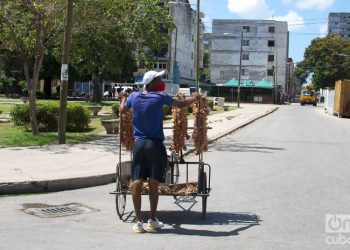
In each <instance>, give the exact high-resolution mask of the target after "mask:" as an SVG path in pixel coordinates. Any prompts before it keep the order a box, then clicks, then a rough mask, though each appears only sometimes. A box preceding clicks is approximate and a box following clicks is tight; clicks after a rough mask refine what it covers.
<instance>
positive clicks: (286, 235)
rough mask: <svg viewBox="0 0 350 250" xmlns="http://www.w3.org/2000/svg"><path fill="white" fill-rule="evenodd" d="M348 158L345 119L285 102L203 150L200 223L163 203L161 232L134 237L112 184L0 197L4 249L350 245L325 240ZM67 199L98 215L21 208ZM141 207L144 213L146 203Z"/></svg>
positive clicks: (347, 201) (338, 206)
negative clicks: (207, 169)
mask: <svg viewBox="0 0 350 250" xmlns="http://www.w3.org/2000/svg"><path fill="white" fill-rule="evenodd" d="M349 152H350V119H338V118H336V117H331V116H328V115H326V114H324V113H323V111H322V109H321V108H319V107H312V106H305V107H301V106H299V105H296V104H295V105H290V106H282V107H280V109H279V110H278V111H276V112H274V113H272V114H271V115H269V116H266V117H265V118H262V119H260V120H258V121H256V122H254V123H252V124H250V125H248V126H247V127H245V128H243V129H241V130H238V131H237V132H235V133H233V134H231V135H229V136H226V137H224V138H223V139H221V140H219V141H217V142H216V143H215V144H214V145H211V146H210V151H209V152H208V153H205V155H204V160H205V162H208V163H209V164H211V166H212V180H211V183H212V191H211V195H210V197H209V198H208V213H207V219H206V220H205V221H202V220H201V218H200V215H201V214H200V212H201V206H200V205H201V201H200V200H199V199H197V201H198V203H197V204H194V206H193V207H192V208H191V211H183V209H185V210H186V209H187V208H189V207H190V206H191V205H193V204H192V203H190V202H187V203H180V204H179V205H177V204H175V203H174V199H173V198H172V197H160V203H159V210H160V213H159V216H158V217H159V219H160V220H162V221H163V222H164V223H165V224H166V225H165V228H164V229H162V230H161V231H160V232H158V233H145V234H143V235H136V234H134V233H132V231H131V226H132V223H131V219H132V216H131V217H129V218H126V221H125V222H123V221H121V220H119V218H118V217H117V215H116V212H115V205H114V196H113V195H110V194H109V192H110V191H113V190H114V186H113V185H105V186H100V187H95V188H86V189H80V190H74V191H65V192H58V193H50V194H38V195H22V196H12V197H0V218H1V219H0V221H1V225H2V226H1V227H0V249H1V250H3V249H4V250H10V249H11V250H12V249H26V250H30V249H33V250H34V249H35V250H37V249H50V250H51V249H152V250H153V249H348V248H349V244H348V245H343V246H342V247H341V246H339V245H327V244H326V243H325V239H326V237H329V236H330V235H333V234H326V233H325V215H326V214H350V210H349V208H350V194H349V190H350V182H349V181H348V180H349V177H350V168H349V166H350V164H349V162H350V154H349ZM196 159H197V157H196V156H188V157H187V158H186V160H189V161H190V160H196ZM181 170H182V169H180V172H181ZM181 173H183V172H181ZM190 174H192V176H195V175H196V170H195V169H192V170H191V171H190ZM73 202H77V203H82V204H84V205H86V206H89V207H92V208H95V209H98V210H99V211H95V212H92V213H86V214H82V215H75V216H68V217H60V218H40V217H36V216H34V215H29V214H26V213H24V212H22V211H21V209H23V208H25V207H30V206H33V203H44V204H50V205H59V204H66V203H73ZM143 202H144V203H143V208H144V209H145V210H147V211H148V201H147V198H146V197H144V199H143ZM180 206H181V207H182V208H181V207H180ZM126 209H127V210H128V211H130V210H131V209H132V206H131V197H127V208H126ZM147 215H148V214H147V213H146V212H145V213H144V220H147ZM344 235H345V236H346V237H350V234H349V233H348V234H344Z"/></svg>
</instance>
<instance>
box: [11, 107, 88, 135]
mask: <svg viewBox="0 0 350 250" xmlns="http://www.w3.org/2000/svg"><path fill="white" fill-rule="evenodd" d="M10 115H11V118H12V121H13V123H14V125H15V126H21V127H25V128H29V127H30V119H29V104H21V105H15V106H14V107H13V109H12V110H11V112H10ZM58 116H59V104H58V102H40V103H38V104H37V121H38V127H39V131H41V132H55V131H57V130H58ZM89 123H90V111H89V110H88V109H87V108H86V107H84V106H82V105H80V104H74V103H68V105H67V127H66V130H67V132H79V131H84V130H86V129H88V128H89Z"/></svg>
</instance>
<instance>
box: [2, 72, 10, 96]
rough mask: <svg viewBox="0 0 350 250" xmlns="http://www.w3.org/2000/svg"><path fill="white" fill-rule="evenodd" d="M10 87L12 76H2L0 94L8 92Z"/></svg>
mask: <svg viewBox="0 0 350 250" xmlns="http://www.w3.org/2000/svg"><path fill="white" fill-rule="evenodd" d="M11 87H12V78H11V77H6V76H5V77H2V78H1V79H0V94H7V93H9V91H10V89H11Z"/></svg>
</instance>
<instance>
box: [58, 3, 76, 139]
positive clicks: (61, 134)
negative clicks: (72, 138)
mask: <svg viewBox="0 0 350 250" xmlns="http://www.w3.org/2000/svg"><path fill="white" fill-rule="evenodd" d="M72 26H73V0H67V8H66V21H65V29H64V47H63V55H62V67H61V87H60V110H59V120H58V143H59V144H65V143H66V125H67V94H68V64H69V54H70V48H71V40H72V38H71V34H72Z"/></svg>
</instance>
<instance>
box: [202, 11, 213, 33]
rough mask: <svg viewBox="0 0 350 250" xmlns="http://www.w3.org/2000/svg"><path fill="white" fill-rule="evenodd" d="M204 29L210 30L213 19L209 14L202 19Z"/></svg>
mask: <svg viewBox="0 0 350 250" xmlns="http://www.w3.org/2000/svg"><path fill="white" fill-rule="evenodd" d="M202 20H203V22H204V26H205V29H206V31H208V30H211V26H212V22H213V19H212V18H211V17H210V16H207V15H206V16H205V17H204V18H203V19H202Z"/></svg>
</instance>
